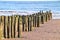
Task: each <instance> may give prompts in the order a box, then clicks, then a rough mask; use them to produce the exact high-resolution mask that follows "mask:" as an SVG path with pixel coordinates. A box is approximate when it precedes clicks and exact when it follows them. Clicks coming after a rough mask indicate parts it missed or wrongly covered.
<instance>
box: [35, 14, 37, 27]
mask: <svg viewBox="0 0 60 40" xmlns="http://www.w3.org/2000/svg"><path fill="white" fill-rule="evenodd" d="M34 23H35V27H36V24H37V23H36V14H34Z"/></svg>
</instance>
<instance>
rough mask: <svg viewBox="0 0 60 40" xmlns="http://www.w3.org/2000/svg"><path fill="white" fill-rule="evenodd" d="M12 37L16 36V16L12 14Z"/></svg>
mask: <svg viewBox="0 0 60 40" xmlns="http://www.w3.org/2000/svg"><path fill="white" fill-rule="evenodd" d="M11 22H12V23H11V25H12V26H11V37H12V38H14V36H15V29H14V28H15V17H14V16H13V15H12V17H11Z"/></svg>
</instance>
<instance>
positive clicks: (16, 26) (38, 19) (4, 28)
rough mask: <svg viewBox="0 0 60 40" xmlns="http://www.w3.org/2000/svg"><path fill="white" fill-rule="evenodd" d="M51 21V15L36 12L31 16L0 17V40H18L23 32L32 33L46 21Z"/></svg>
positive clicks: (49, 13) (48, 12)
mask: <svg viewBox="0 0 60 40" xmlns="http://www.w3.org/2000/svg"><path fill="white" fill-rule="evenodd" d="M51 19H52V13H51V12H50V11H47V12H45V13H43V11H42V12H38V13H35V14H31V15H22V16H21V15H12V16H0V39H2V38H20V37H21V36H22V35H23V34H22V32H25V31H27V32H28V31H32V30H33V29H34V28H35V27H40V24H44V22H47V21H48V20H51Z"/></svg>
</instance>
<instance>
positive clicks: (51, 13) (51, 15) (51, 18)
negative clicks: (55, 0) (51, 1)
mask: <svg viewBox="0 0 60 40" xmlns="http://www.w3.org/2000/svg"><path fill="white" fill-rule="evenodd" d="M49 14H50V20H51V19H52V13H51V10H49Z"/></svg>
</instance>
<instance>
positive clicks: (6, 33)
mask: <svg viewBox="0 0 60 40" xmlns="http://www.w3.org/2000/svg"><path fill="white" fill-rule="evenodd" d="M4 27H5V38H8V16H5V26H4Z"/></svg>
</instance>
